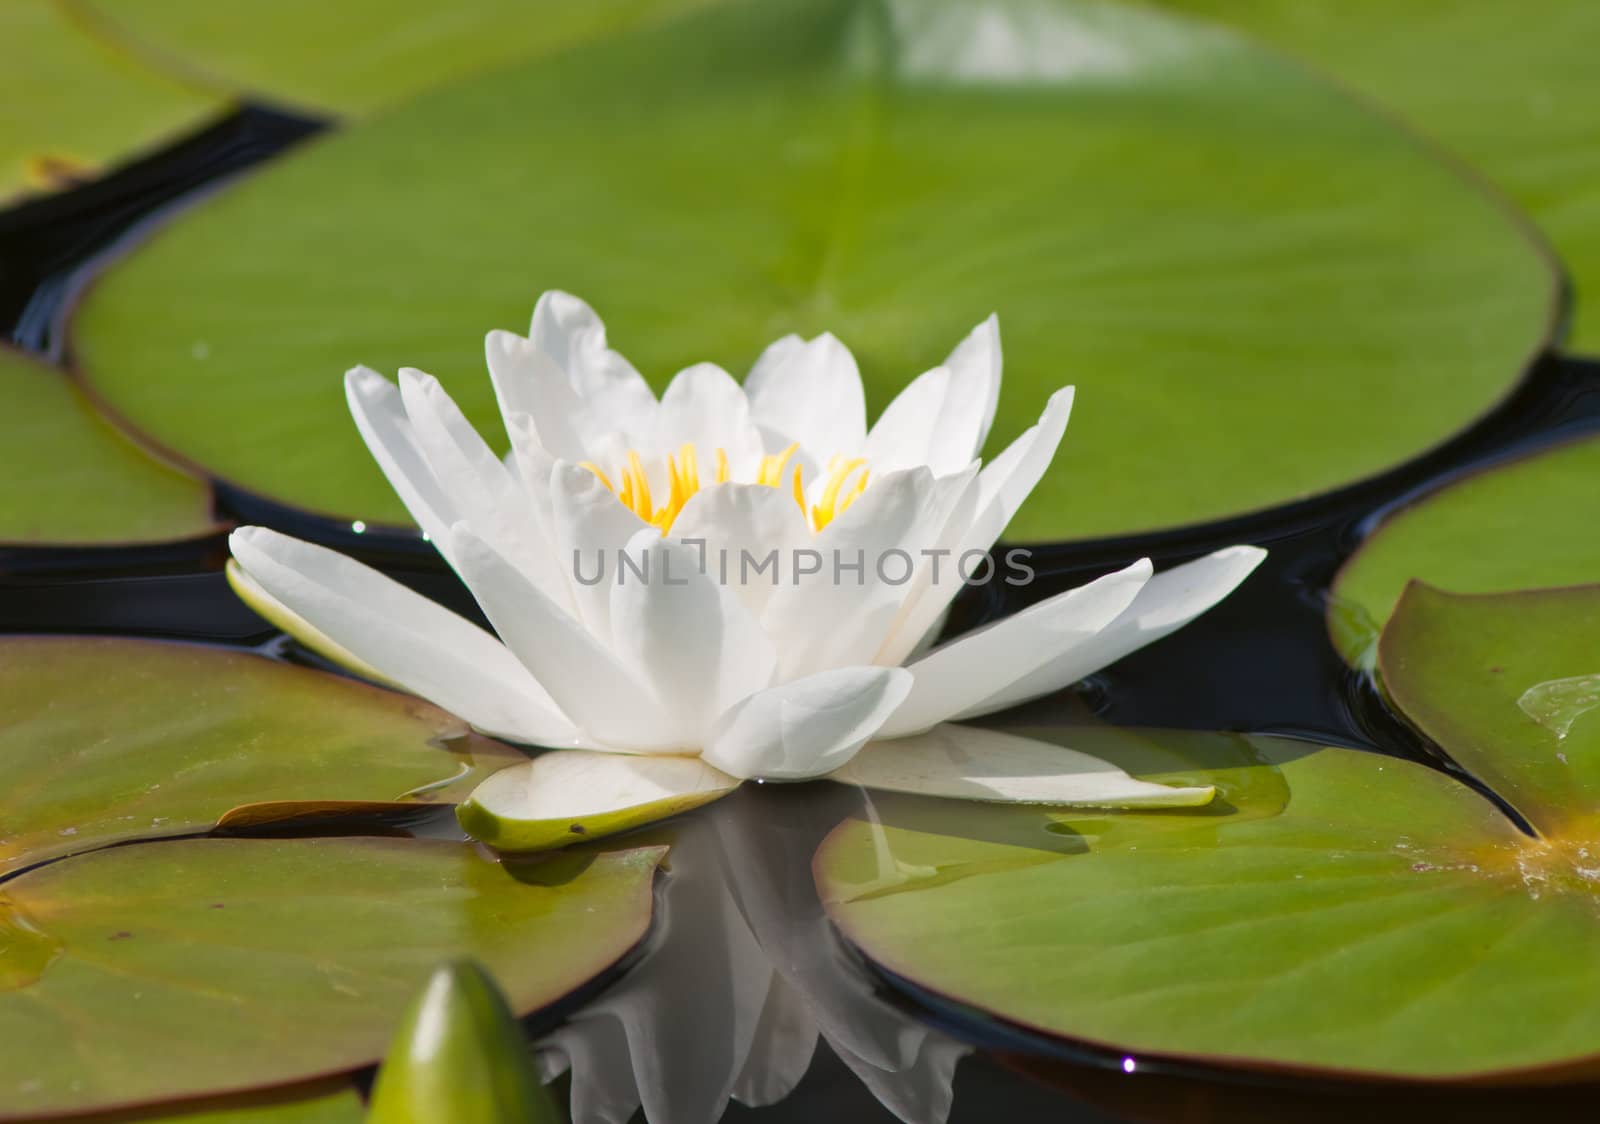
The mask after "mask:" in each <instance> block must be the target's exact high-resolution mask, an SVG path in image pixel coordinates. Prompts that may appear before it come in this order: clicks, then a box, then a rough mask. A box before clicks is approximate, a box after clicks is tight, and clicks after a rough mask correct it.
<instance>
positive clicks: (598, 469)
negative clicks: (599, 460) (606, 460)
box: [578, 461, 617, 495]
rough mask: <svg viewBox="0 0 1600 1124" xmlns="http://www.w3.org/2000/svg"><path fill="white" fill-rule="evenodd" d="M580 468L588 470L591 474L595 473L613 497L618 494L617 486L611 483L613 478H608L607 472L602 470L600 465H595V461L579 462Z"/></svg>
mask: <svg viewBox="0 0 1600 1124" xmlns="http://www.w3.org/2000/svg"><path fill="white" fill-rule="evenodd" d="M578 467H579V468H587V469H588V470H589V471H590V472H592V473H594V474H595V475H596V476H598V477H599V478H600V483H602V484H604V485H605V486H606V491H608V492H610V493H611V494H612V495H615V494H616V491H617V486H616V485H615V484H613V483H612V482H611V477H609V476H607V475H606V474H605V471H604V470H603V469H601V467H600V466H599V465H597V464H595V463H594V461H579V462H578Z"/></svg>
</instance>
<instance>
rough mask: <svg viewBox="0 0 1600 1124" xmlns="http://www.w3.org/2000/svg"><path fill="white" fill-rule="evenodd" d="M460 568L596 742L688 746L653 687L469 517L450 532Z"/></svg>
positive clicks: (495, 620)
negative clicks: (472, 524)
mask: <svg viewBox="0 0 1600 1124" xmlns="http://www.w3.org/2000/svg"><path fill="white" fill-rule="evenodd" d="M450 543H451V552H452V553H453V554H454V555H455V557H456V559H457V570H458V572H459V573H460V574H461V578H462V580H463V581H465V582H466V583H467V588H468V589H470V590H472V595H473V597H475V598H477V600H478V604H479V606H480V607H482V609H483V612H484V615H485V616H487V617H488V618H489V623H490V624H492V625H494V629H495V631H496V632H498V633H499V634H500V639H501V640H503V641H504V642H505V645H506V647H508V648H510V649H511V651H512V652H514V653H515V654H516V657H517V659H519V660H521V661H522V665H523V666H524V667H526V668H527V669H528V670H529V671H530V672H532V673H533V675H534V676H536V677H537V678H538V680H539V682H540V683H542V684H543V685H544V687H545V689H546V690H548V691H549V692H550V694H551V696H552V697H553V698H555V699H556V700H557V702H558V703H559V704H560V706H561V709H562V710H563V711H564V712H565V713H566V714H567V715H568V716H570V717H571V719H572V720H573V721H574V722H575V723H577V725H578V726H579V728H580V729H582V730H583V731H584V733H585V734H586V735H588V736H589V737H590V738H591V739H593V744H595V745H596V746H597V747H599V748H604V749H624V750H634V751H637V752H660V751H671V750H676V749H683V748H687V747H686V746H685V745H684V742H683V732H682V731H676V730H671V729H668V728H667V725H666V722H665V712H664V711H663V710H662V708H661V707H660V705H659V704H658V703H657V702H656V699H655V696H654V694H653V693H652V692H651V691H650V689H649V687H648V686H647V685H646V684H645V683H643V682H641V681H640V680H638V679H637V678H636V677H635V676H634V674H633V672H632V670H631V669H630V668H628V667H627V666H626V665H625V664H624V663H623V662H622V661H621V660H619V659H618V658H617V657H616V656H614V655H613V654H612V653H611V651H610V650H609V649H607V648H606V647H605V646H604V645H602V644H601V643H600V642H599V641H598V640H596V639H595V638H594V637H593V636H592V635H590V633H589V632H588V630H586V629H585V628H584V627H583V625H582V624H580V623H579V622H578V621H576V620H574V619H573V618H572V617H570V616H568V615H567V614H566V613H564V612H563V611H562V610H561V609H560V608H559V607H558V606H557V605H556V604H555V602H553V601H551V600H550V599H549V598H548V597H546V596H545V595H544V594H542V593H540V592H539V591H538V590H537V589H535V588H534V586H533V584H532V583H531V582H529V581H528V579H527V578H525V577H523V576H522V574H521V573H520V572H519V571H518V570H517V568H516V567H515V566H513V565H511V563H509V562H507V561H506V560H505V559H504V558H502V557H500V555H499V554H497V553H495V550H494V548H493V547H491V546H490V545H489V544H488V543H486V542H484V541H483V539H482V538H481V537H479V536H478V535H476V534H474V533H473V531H472V529H471V528H470V527H468V526H467V525H466V524H464V523H458V524H456V526H455V527H453V528H452V529H451V531H450Z"/></svg>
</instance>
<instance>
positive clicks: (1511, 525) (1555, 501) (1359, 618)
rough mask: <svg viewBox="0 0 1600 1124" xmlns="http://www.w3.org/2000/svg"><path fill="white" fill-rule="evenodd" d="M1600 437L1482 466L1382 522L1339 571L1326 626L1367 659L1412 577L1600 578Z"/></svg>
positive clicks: (1473, 582)
mask: <svg viewBox="0 0 1600 1124" xmlns="http://www.w3.org/2000/svg"><path fill="white" fill-rule="evenodd" d="M1597 497H1600V438H1595V437H1589V438H1586V439H1580V440H1577V441H1572V442H1570V443H1567V444H1563V445H1557V446H1555V447H1554V448H1551V449H1548V450H1546V451H1544V452H1541V453H1537V454H1535V455H1532V456H1528V457H1524V458H1521V459H1519V460H1514V461H1509V462H1507V463H1505V464H1503V465H1501V466H1498V467H1495V468H1490V469H1486V470H1484V471H1481V472H1476V473H1473V474H1471V475H1468V476H1464V477H1462V478H1461V479H1460V480H1458V481H1456V482H1454V483H1452V484H1449V485H1446V486H1445V487H1443V488H1440V489H1439V490H1438V491H1435V492H1433V493H1431V494H1429V495H1425V496H1422V497H1420V498H1418V499H1417V500H1416V501H1414V502H1413V503H1411V504H1410V505H1409V506H1407V507H1404V508H1401V509H1400V510H1399V511H1397V512H1395V513H1394V514H1393V515H1391V516H1390V517H1389V518H1388V519H1386V520H1384V521H1383V522H1382V523H1380V524H1379V525H1378V527H1377V529H1376V530H1374V531H1373V532H1372V534H1371V536H1370V537H1369V538H1368V539H1367V541H1366V542H1364V543H1362V545H1361V549H1360V550H1358V551H1357V552H1356V554H1355V555H1354V556H1353V557H1352V558H1351V559H1350V560H1349V561H1348V562H1347V563H1345V566H1344V568H1343V569H1342V570H1340V571H1339V575H1338V577H1337V578H1336V579H1335V580H1334V583H1333V591H1332V595H1331V597H1330V598H1329V602H1328V630H1329V633H1330V634H1331V635H1332V637H1333V641H1334V645H1335V647H1337V648H1338V649H1339V651H1340V652H1341V653H1342V654H1343V655H1344V656H1345V658H1346V659H1347V660H1350V661H1351V662H1352V663H1370V661H1371V659H1372V657H1373V656H1374V655H1375V648H1374V644H1375V643H1376V641H1377V638H1378V632H1379V630H1380V629H1381V628H1382V627H1383V623H1384V622H1385V621H1386V620H1388V619H1389V614H1390V613H1391V612H1392V611H1393V610H1394V605H1395V602H1396V601H1398V600H1399V598H1400V591H1401V590H1403V589H1404V588H1405V586H1406V583H1407V582H1408V581H1411V580H1412V579H1416V580H1418V581H1424V582H1427V583H1428V584H1429V585H1433V586H1438V587H1439V588H1440V589H1446V590H1450V591H1451V592H1453V593H1502V592H1507V591H1510V590H1516V589H1538V588H1542V587H1546V586H1561V585H1579V584H1582V583H1585V582H1592V581H1595V580H1596V579H1597V578H1600V534H1596V530H1595V527H1596V524H1595V511H1596V500H1597Z"/></svg>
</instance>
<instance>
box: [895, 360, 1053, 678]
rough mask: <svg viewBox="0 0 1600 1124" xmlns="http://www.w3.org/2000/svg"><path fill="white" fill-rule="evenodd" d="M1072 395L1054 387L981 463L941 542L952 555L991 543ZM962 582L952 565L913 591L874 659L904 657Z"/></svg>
mask: <svg viewBox="0 0 1600 1124" xmlns="http://www.w3.org/2000/svg"><path fill="white" fill-rule="evenodd" d="M1072 399H1073V388H1072V387H1070V386H1069V387H1063V388H1062V389H1061V390H1058V391H1056V392H1055V393H1054V394H1052V395H1051V396H1050V401H1049V403H1048V404H1047V405H1046V406H1045V410H1044V413H1043V414H1042V415H1041V416H1040V418H1039V421H1038V422H1037V424H1035V425H1033V426H1032V427H1031V428H1029V429H1028V431H1027V432H1025V433H1024V434H1022V436H1020V437H1018V438H1017V439H1016V440H1015V441H1013V442H1012V443H1011V444H1010V445H1008V446H1007V447H1006V449H1005V451H1004V452H1002V453H1001V454H1000V455H999V456H998V457H996V458H995V459H994V460H992V461H990V462H989V463H988V464H986V465H984V467H983V471H982V472H980V473H979V474H978V493H977V496H976V497H975V501H974V503H973V505H972V506H971V508H970V513H967V514H963V516H962V518H964V519H967V520H969V522H968V523H967V525H966V527H965V528H964V529H961V530H960V531H959V533H958V534H956V535H954V536H953V538H952V539H950V540H949V541H946V542H941V544H940V545H941V546H948V547H949V548H950V550H951V552H952V556H953V557H955V558H960V557H961V556H962V555H964V554H966V553H967V552H968V551H973V550H988V549H989V548H990V547H992V546H993V545H994V544H995V540H997V539H998V538H999V537H1000V533H1001V532H1002V531H1004V530H1005V527H1006V524H1007V523H1009V522H1011V517H1012V516H1013V515H1015V514H1016V513H1017V509H1018V508H1019V507H1021V506H1022V502H1023V501H1024V500H1025V499H1027V498H1028V494H1029V493H1030V492H1032V491H1033V489H1034V486H1035V485H1036V484H1038V483H1039V479H1040V477H1042V476H1043V475H1044V473H1045V469H1047V468H1049V467H1050V462H1051V460H1053V459H1054V458H1055V455H1056V449H1057V448H1059V447H1060V445H1061V438H1062V436H1063V435H1064V434H1065V433H1066V429H1067V420H1068V418H1069V417H1070V416H1071V414H1072ZM951 529H952V530H956V529H957V523H956V520H955V519H952V520H951ZM961 585H962V582H961V578H960V576H959V574H957V573H956V572H955V570H954V568H953V567H952V568H950V569H949V570H947V571H946V572H945V574H944V575H943V576H942V579H941V580H940V581H938V582H936V583H933V584H932V585H931V586H930V587H929V588H927V589H926V590H924V591H918V596H917V597H916V600H915V603H914V604H911V607H910V608H909V610H908V612H907V614H906V616H905V618H904V619H903V620H901V621H900V622H899V623H898V624H897V626H896V628H895V635H894V638H893V640H892V641H891V642H890V643H889V644H888V645H886V646H885V649H884V651H883V653H882V654H881V655H880V656H879V659H880V660H882V661H883V662H885V663H898V662H899V661H901V660H903V659H905V658H906V655H907V654H908V653H910V652H911V651H913V650H914V649H915V648H917V647H918V646H919V644H920V643H921V642H922V641H923V638H924V637H925V636H927V634H928V632H929V631H930V630H931V629H933V628H936V627H937V626H938V624H939V622H940V621H941V620H943V618H944V613H945V610H946V609H947V608H948V607H949V605H950V602H951V601H952V600H953V599H954V598H955V596H956V594H957V593H959V592H960V591H961ZM908 604H910V602H909V601H908Z"/></svg>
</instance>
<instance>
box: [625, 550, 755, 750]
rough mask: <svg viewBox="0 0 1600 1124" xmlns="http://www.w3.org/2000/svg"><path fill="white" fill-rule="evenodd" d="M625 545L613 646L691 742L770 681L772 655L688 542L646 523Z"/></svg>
mask: <svg viewBox="0 0 1600 1124" xmlns="http://www.w3.org/2000/svg"><path fill="white" fill-rule="evenodd" d="M626 550H627V552H628V556H629V557H630V558H632V559H635V560H636V562H637V565H636V567H635V568H634V569H632V570H630V569H626V568H622V567H619V571H618V574H617V582H616V584H615V585H613V586H612V587H611V629H612V634H613V641H612V644H613V648H614V650H615V651H616V653H617V655H618V657H619V658H620V659H622V660H624V661H625V662H626V663H627V665H628V666H629V667H630V668H631V669H632V670H633V673H634V675H635V676H636V677H637V678H638V680H639V681H640V682H646V683H649V685H650V688H651V690H652V691H653V692H654V693H655V695H656V697H657V698H658V699H659V700H660V701H661V705H662V708H663V709H664V711H665V712H666V713H667V715H668V716H669V720H670V721H672V722H673V723H674V724H675V726H676V728H678V729H682V730H684V731H686V732H687V734H688V736H690V737H691V738H693V742H694V744H695V745H696V746H698V744H699V742H700V741H701V740H702V739H703V737H704V735H705V734H707V733H709V732H710V730H711V725H712V722H713V721H715V719H716V718H717V716H718V715H720V714H721V713H722V712H723V711H725V710H726V709H727V708H728V707H730V706H732V705H733V704H734V703H736V702H738V701H739V700H740V699H742V698H745V697H746V696H747V695H750V694H752V693H754V692H756V691H759V690H761V689H762V688H764V687H766V686H767V685H768V684H769V683H771V682H772V673H773V670H774V669H775V668H776V666H777V662H778V657H777V653H776V652H775V651H774V650H773V647H772V642H771V641H770V640H768V639H767V635H766V633H764V632H763V631H762V630H761V625H760V623H759V622H758V621H757V620H756V619H755V618H754V617H752V616H751V615H750V614H749V613H748V612H747V611H746V610H745V608H744V606H743V605H742V604H740V603H739V600H738V598H737V597H736V596H735V595H734V594H733V592H732V591H731V590H728V589H724V588H722V587H720V586H719V585H717V583H716V582H715V580H713V579H712V577H711V576H710V575H708V574H705V573H702V572H701V571H700V558H699V552H698V551H697V550H695V549H694V548H693V547H689V546H685V545H683V544H682V543H676V542H672V541H671V540H668V539H662V538H661V537H660V536H659V535H657V533H656V532H655V530H654V529H646V530H643V531H640V532H639V533H638V534H637V535H635V536H634V537H633V539H632V541H630V542H629V543H628V545H627V547H626ZM641 575H642V576H641Z"/></svg>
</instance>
